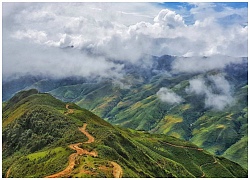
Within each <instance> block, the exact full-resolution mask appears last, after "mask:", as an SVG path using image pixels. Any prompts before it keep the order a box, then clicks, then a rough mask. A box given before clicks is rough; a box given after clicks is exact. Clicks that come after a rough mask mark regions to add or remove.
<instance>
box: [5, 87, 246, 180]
mask: <svg viewBox="0 0 250 180" xmlns="http://www.w3.org/2000/svg"><path fill="white" fill-rule="evenodd" d="M2 167H3V176H4V177H6V176H7V177H47V176H48V177H50V176H52V177H53V176H54V177H121V176H122V177H247V171H246V170H245V169H243V168H242V167H241V166H239V165H238V164H236V163H234V162H231V161H229V160H227V159H225V158H223V157H217V156H213V155H211V154H210V153H208V152H207V151H205V150H203V149H201V148H198V147H197V146H196V145H194V144H192V143H190V142H186V141H183V140H179V139H176V138H174V137H168V136H165V135H153V134H149V133H146V132H142V131H135V130H131V129H123V128H119V127H115V126H112V125H111V124H109V123H107V122H106V121H104V120H102V119H101V118H99V117H97V116H96V115H94V114H92V113H91V112H89V111H87V110H85V109H82V108H80V107H78V106H76V105H75V104H66V103H63V102H61V101H59V100H57V99H55V98H54V97H52V96H51V95H49V94H43V93H38V92H37V91H36V90H29V91H23V92H19V93H18V94H16V95H15V96H14V97H13V98H12V99H10V100H9V101H8V102H7V103H6V105H5V106H4V108H3V164H2Z"/></svg>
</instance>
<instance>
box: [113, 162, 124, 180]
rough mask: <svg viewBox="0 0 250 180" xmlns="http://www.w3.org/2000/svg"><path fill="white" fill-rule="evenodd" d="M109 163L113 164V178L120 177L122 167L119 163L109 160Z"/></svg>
mask: <svg viewBox="0 0 250 180" xmlns="http://www.w3.org/2000/svg"><path fill="white" fill-rule="evenodd" d="M111 164H112V165H113V176H114V178H121V177H122V168H121V166H120V165H119V164H117V163H116V162H113V161H112V162H111Z"/></svg>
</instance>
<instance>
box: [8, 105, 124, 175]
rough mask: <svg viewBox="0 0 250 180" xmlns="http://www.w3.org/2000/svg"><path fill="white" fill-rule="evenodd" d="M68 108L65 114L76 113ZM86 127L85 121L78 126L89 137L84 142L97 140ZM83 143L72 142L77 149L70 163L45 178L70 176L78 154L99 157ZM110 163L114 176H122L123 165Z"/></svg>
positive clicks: (73, 147) (71, 145)
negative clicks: (84, 146)
mask: <svg viewBox="0 0 250 180" xmlns="http://www.w3.org/2000/svg"><path fill="white" fill-rule="evenodd" d="M66 109H67V112H66V113H65V115H68V114H72V113H74V110H73V109H69V105H68V104H67V105H66ZM86 127H87V123H84V124H83V126H82V127H79V128H78V129H79V131H81V132H82V133H83V134H84V135H85V136H87V138H88V141H86V142H84V143H88V144H90V143H93V142H95V138H94V137H93V136H92V135H91V134H89V133H88V131H86ZM81 144H83V143H75V144H70V145H69V148H71V149H73V150H75V151H76V153H73V154H71V155H70V156H69V164H68V166H67V167H66V168H65V169H64V170H63V171H61V172H58V173H56V174H52V175H49V176H46V177H45V178H60V177H69V176H70V174H71V172H72V170H73V169H74V167H75V165H76V159H77V157H78V156H81V155H84V154H86V155H90V156H92V157H97V156H98V153H97V152H96V151H91V152H89V151H88V150H86V149H82V148H80V147H79V146H80V145H81ZM110 163H111V164H112V165H113V176H114V178H121V177H122V172H123V171H122V168H121V166H120V165H119V164H117V163H116V162H113V161H110ZM9 170H10V169H9ZM7 174H8V172H7ZM6 176H7V175H6Z"/></svg>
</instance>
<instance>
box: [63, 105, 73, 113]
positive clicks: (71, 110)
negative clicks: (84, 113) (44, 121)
mask: <svg viewBox="0 0 250 180" xmlns="http://www.w3.org/2000/svg"><path fill="white" fill-rule="evenodd" d="M66 109H67V112H66V113H65V115H68V114H72V113H74V109H69V104H66Z"/></svg>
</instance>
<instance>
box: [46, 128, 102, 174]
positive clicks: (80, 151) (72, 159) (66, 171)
mask: <svg viewBox="0 0 250 180" xmlns="http://www.w3.org/2000/svg"><path fill="white" fill-rule="evenodd" d="M86 127H87V124H86V123H85V124H84V125H83V127H81V128H79V129H81V132H83V133H84V134H85V135H86V136H87V137H88V138H89V140H88V141H87V142H85V143H89V141H90V139H91V141H92V142H94V141H95V138H94V137H93V136H91V135H90V134H89V133H88V132H87V131H86ZM81 144H82V143H76V144H70V145H69V148H70V149H73V150H75V151H76V153H73V154H71V155H70V156H69V165H68V166H67V167H66V168H65V169H64V170H63V171H61V172H58V173H56V174H52V175H50V176H46V178H59V177H68V176H69V175H70V173H71V172H72V170H73V169H74V167H75V165H76V158H77V156H81V155H84V154H86V155H90V156H93V157H97V156H98V154H97V152H96V151H91V152H89V151H88V150H86V149H82V148H80V147H79V146H80V145H81Z"/></svg>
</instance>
